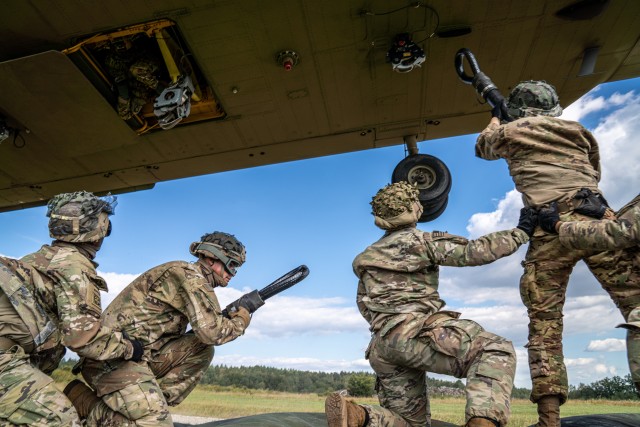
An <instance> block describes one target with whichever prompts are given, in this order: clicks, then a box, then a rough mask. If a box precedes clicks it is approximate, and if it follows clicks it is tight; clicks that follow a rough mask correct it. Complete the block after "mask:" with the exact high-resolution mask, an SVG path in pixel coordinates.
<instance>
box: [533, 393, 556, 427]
mask: <svg viewBox="0 0 640 427" xmlns="http://www.w3.org/2000/svg"><path fill="white" fill-rule="evenodd" d="M536 427H560V397H558V396H555V395H554V396H544V397H542V398H541V399H540V400H538V424H536Z"/></svg>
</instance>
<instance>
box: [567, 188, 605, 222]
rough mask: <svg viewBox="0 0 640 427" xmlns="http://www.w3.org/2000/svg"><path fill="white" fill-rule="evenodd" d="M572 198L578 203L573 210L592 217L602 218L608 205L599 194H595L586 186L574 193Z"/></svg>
mask: <svg viewBox="0 0 640 427" xmlns="http://www.w3.org/2000/svg"><path fill="white" fill-rule="evenodd" d="M573 200H575V201H576V202H578V203H579V205H578V207H576V208H574V209H573V211H574V212H577V213H579V214H582V215H586V216H590V217H592V218H597V219H602V217H603V216H604V214H605V212H606V211H607V208H608V207H609V205H608V204H607V201H606V200H605V199H604V197H602V196H601V195H600V194H596V193H594V192H593V191H591V190H589V189H588V188H583V189H581V190H580V191H578V192H577V193H576V195H575V196H574V197H573Z"/></svg>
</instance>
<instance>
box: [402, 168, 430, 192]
mask: <svg viewBox="0 0 640 427" xmlns="http://www.w3.org/2000/svg"><path fill="white" fill-rule="evenodd" d="M407 179H408V181H409V183H410V184H415V185H416V186H417V187H418V188H419V189H420V190H426V189H427V188H430V187H432V186H433V184H435V182H436V173H435V171H434V170H433V169H431V168H430V167H427V166H415V167H413V168H411V169H410V170H409V173H408V174H407Z"/></svg>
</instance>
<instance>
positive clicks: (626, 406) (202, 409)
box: [172, 386, 640, 427]
mask: <svg viewBox="0 0 640 427" xmlns="http://www.w3.org/2000/svg"><path fill="white" fill-rule="evenodd" d="M324 399H325V397H324V396H318V395H316V394H293V393H278V392H269V391H256V390H246V391H243V390H235V391H228V390H225V389H221V388H219V387H215V386H198V387H196V389H195V390H194V391H193V392H192V393H191V394H190V395H189V397H187V399H185V401H184V402H182V403H181V404H180V405H178V406H176V407H175V408H172V412H173V413H175V414H183V415H197V416H202V417H214V418H234V417H241V416H246V415H255V414H263V413H269V412H324ZM357 401H358V403H367V404H373V405H375V404H377V403H378V401H377V399H375V398H369V399H358V400H357ZM464 406H465V401H464V399H451V398H446V399H440V398H433V399H432V400H431V414H432V417H433V418H434V419H437V420H442V421H447V422H450V423H454V424H459V425H462V424H463V423H464ZM511 410H512V414H511V420H510V422H509V426H510V427H526V426H529V425H531V424H534V423H535V422H536V421H537V415H536V407H535V405H534V404H532V403H531V402H529V401H528V400H522V399H517V400H514V401H513V402H512V409H511ZM561 411H562V417H570V416H573V415H586V414H611V413H640V405H639V404H638V402H637V401H636V402H634V401H609V400H589V401H584V400H574V401H569V402H568V403H567V404H565V405H563V406H562V408H561Z"/></svg>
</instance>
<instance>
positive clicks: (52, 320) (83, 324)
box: [0, 192, 142, 426]
mask: <svg viewBox="0 0 640 427" xmlns="http://www.w3.org/2000/svg"><path fill="white" fill-rule="evenodd" d="M114 207H115V197H110V198H98V197H95V196H94V195H93V194H91V193H86V192H77V193H67V194H60V195H58V196H56V197H54V198H53V199H51V201H50V202H49V205H48V211H47V216H48V217H49V218H50V220H49V231H50V235H51V237H53V238H54V239H56V240H54V241H53V243H52V244H51V245H44V246H42V248H40V250H38V251H37V252H34V253H32V254H29V255H26V256H25V257H23V258H21V259H19V260H16V259H9V258H3V257H0V387H1V388H0V390H1V391H0V421H1V423H2V425H31V426H80V420H79V418H78V414H77V413H76V411H75V409H74V408H73V405H72V404H71V402H70V401H69V399H67V397H66V396H65V395H64V394H62V393H60V392H59V391H58V390H57V389H56V388H55V386H54V384H53V379H52V378H51V377H49V376H48V374H50V373H51V372H52V371H53V370H54V369H55V368H56V367H57V366H58V363H59V362H60V359H62V356H63V355H64V353H65V347H69V348H70V349H72V350H73V351H75V352H76V353H78V354H79V355H81V356H88V357H92V358H94V359H100V360H103V359H110V358H122V359H131V358H133V357H138V358H139V357H141V356H142V345H141V344H139V343H136V342H132V341H130V340H129V339H127V337H126V336H124V335H123V334H122V333H120V332H117V331H113V330H112V329H109V328H106V327H104V326H102V325H101V323H100V313H101V311H102V309H101V306H100V291H101V290H103V291H106V290H107V286H106V283H105V281H104V280H103V279H102V278H101V277H100V276H98V274H97V273H96V266H97V264H96V263H95V262H94V261H93V259H94V257H95V255H96V252H97V251H98V250H99V249H100V246H101V244H102V241H103V239H104V238H105V237H106V236H108V235H109V233H110V230H111V222H110V221H109V215H111V214H113V209H114ZM136 349H137V354H136Z"/></svg>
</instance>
